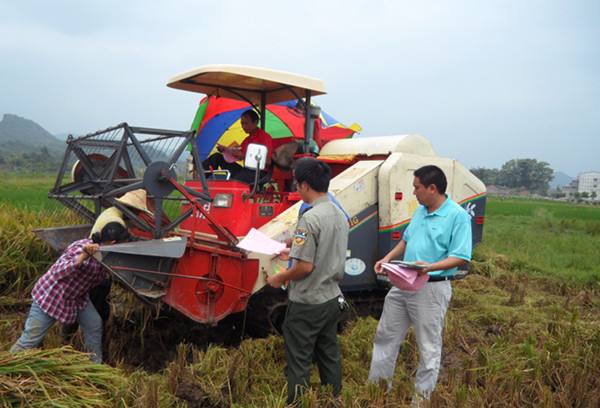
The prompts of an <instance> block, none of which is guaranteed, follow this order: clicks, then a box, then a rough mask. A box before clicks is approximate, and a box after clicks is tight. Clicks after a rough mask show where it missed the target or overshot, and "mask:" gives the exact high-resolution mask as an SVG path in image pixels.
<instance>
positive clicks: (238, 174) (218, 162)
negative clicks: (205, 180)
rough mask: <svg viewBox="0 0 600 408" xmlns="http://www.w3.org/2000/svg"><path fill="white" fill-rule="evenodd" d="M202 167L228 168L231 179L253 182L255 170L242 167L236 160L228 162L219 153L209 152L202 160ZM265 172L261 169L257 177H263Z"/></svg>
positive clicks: (205, 168) (206, 168)
mask: <svg viewBox="0 0 600 408" xmlns="http://www.w3.org/2000/svg"><path fill="white" fill-rule="evenodd" d="M202 167H203V168H204V170H208V169H210V168H212V169H214V170H217V169H218V168H221V169H222V170H229V173H230V174H231V178H232V179H234V180H238V181H241V182H244V183H247V184H253V183H254V177H255V170H251V169H247V168H245V167H242V166H240V165H239V164H237V162H235V163H228V162H227V161H226V160H225V158H224V157H223V155H222V154H221V153H213V154H211V155H210V156H209V157H208V158H207V159H206V160H204V161H203V162H202ZM266 174H267V172H265V171H261V172H260V175H259V179H260V178H262V177H264V176H265V175H266Z"/></svg>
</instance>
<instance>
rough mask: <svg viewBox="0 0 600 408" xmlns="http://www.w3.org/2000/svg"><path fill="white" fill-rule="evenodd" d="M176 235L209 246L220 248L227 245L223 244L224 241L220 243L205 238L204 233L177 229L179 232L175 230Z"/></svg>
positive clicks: (210, 238) (213, 239)
mask: <svg viewBox="0 0 600 408" xmlns="http://www.w3.org/2000/svg"><path fill="white" fill-rule="evenodd" d="M177 235H182V236H185V237H186V238H190V239H193V240H194V241H200V242H208V243H209V244H214V245H220V246H227V245H228V244H227V242H225V241H220V240H218V239H216V238H212V237H207V236H205V235H206V233H198V232H192V231H190V230H184V229H179V230H177Z"/></svg>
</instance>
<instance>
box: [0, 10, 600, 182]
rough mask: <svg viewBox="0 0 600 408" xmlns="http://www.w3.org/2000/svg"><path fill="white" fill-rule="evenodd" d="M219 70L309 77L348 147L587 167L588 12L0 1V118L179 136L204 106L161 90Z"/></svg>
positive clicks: (597, 93)
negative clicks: (400, 144)
mask: <svg viewBox="0 0 600 408" xmlns="http://www.w3.org/2000/svg"><path fill="white" fill-rule="evenodd" d="M227 63H229V64H242V65H258V66H265V67H269V68H274V69H280V70H285V71H291V72H295V73H299V74H304V75H309V76H314V77H317V78H320V79H322V80H323V81H324V82H325V84H326V87H327V90H328V95H325V96H321V97H318V98H316V99H315V100H314V101H315V102H316V103H319V104H320V105H321V106H322V107H323V108H324V110H325V111H327V112H328V113H330V114H332V115H333V116H334V117H336V118H337V119H339V120H340V121H342V122H344V123H346V124H350V123H352V122H358V123H360V124H361V125H362V127H363V129H364V130H363V132H362V134H361V135H360V137H368V136H381V135H393V134H406V133H420V134H422V135H424V136H425V137H427V138H428V139H429V140H430V141H431V143H432V144H433V146H434V149H435V150H436V151H437V153H438V154H439V155H441V156H444V157H452V158H456V159H458V160H460V161H461V162H462V163H463V164H465V165H466V166H468V167H475V166H485V167H499V166H501V165H502V164H503V163H504V162H506V161H508V160H510V159H513V158H536V159H538V160H544V161H547V162H548V163H550V165H551V167H552V168H554V169H555V170H562V171H564V172H566V173H568V174H570V175H572V176H574V175H576V174H577V173H578V172H580V171H585V170H600V2H598V1H578V0H565V1H549V0H546V1H542V0H540V1H527V0H515V1H512V0H506V1H480V0H474V1H399V0H396V1H376V0H369V1H358V0H345V1H327V0H320V1H310V0H309V1H307V0H304V1H294V2H289V1H284V0H279V1H275V0H274V1H259V0H256V1H225V0H222V1H201V0H197V1H177V0H171V1H96V2H91V1H58V0H54V1H41V0H40V1H25V0H19V1H10V0H0V114H3V113H14V114H17V115H19V116H23V117H25V118H28V119H32V120H34V121H36V122H38V123H39V124H40V125H42V126H43V127H44V128H46V129H47V130H49V131H50V132H51V133H55V134H56V133H62V132H75V133H87V132H91V131H95V130H98V129H100V128H105V127H108V126H111V125H114V124H117V123H120V122H123V121H126V122H128V123H130V124H132V125H136V126H148V127H160V128H167V129H177V130H185V129H188V128H189V126H190V124H191V121H192V119H193V115H194V112H195V109H196V106H197V103H198V101H199V100H200V97H201V96H200V95H198V94H193V93H189V92H184V91H177V90H173V89H170V88H167V87H166V86H165V83H166V82H167V80H168V79H169V78H170V77H172V76H173V75H175V74H177V73H180V72H183V71H187V70H189V69H191V68H194V67H198V66H202V65H207V64H227Z"/></svg>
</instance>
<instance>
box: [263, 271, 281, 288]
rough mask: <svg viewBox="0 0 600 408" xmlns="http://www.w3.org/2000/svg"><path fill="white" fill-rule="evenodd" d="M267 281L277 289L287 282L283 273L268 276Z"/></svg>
mask: <svg viewBox="0 0 600 408" xmlns="http://www.w3.org/2000/svg"><path fill="white" fill-rule="evenodd" d="M267 283H268V284H269V285H271V286H272V287H274V288H275V289H278V288H280V287H281V286H282V285H283V284H284V283H285V276H284V275H283V274H282V273H277V274H275V275H272V276H267Z"/></svg>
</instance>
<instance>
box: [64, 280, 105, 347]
mask: <svg viewBox="0 0 600 408" xmlns="http://www.w3.org/2000/svg"><path fill="white" fill-rule="evenodd" d="M111 286H112V280H110V279H109V278H106V279H104V280H103V281H102V282H100V283H99V284H98V286H94V287H93V288H92V289H90V301H91V302H92V304H93V305H94V308H95V309H96V311H97V312H98V314H99V315H100V317H101V318H102V322H103V323H106V321H107V320H108V318H109V317H110V304H109V303H108V294H109V293H110V288H111ZM78 328H79V324H78V323H77V322H75V323H70V324H63V325H62V328H61V335H62V337H63V340H64V341H65V342H70V341H71V339H72V337H73V335H74V334H75V332H77V329H78Z"/></svg>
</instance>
